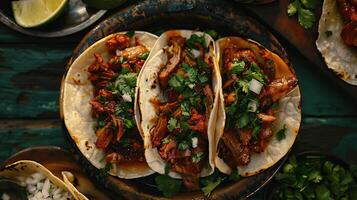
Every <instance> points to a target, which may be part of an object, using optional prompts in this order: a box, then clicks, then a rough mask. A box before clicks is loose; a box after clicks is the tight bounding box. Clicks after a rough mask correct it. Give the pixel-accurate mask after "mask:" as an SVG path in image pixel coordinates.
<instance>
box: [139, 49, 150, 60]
mask: <svg viewBox="0 0 357 200" xmlns="http://www.w3.org/2000/svg"><path fill="white" fill-rule="evenodd" d="M148 56H149V52H148V51H146V52H144V53H143V54H141V55H139V58H140V59H141V60H146V59H147V58H148Z"/></svg>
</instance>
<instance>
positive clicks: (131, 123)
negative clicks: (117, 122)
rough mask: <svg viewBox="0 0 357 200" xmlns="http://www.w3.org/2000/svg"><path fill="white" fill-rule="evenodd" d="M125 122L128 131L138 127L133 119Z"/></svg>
mask: <svg viewBox="0 0 357 200" xmlns="http://www.w3.org/2000/svg"><path fill="white" fill-rule="evenodd" d="M123 121H124V126H125V128H127V129H131V128H134V127H135V126H136V123H135V120H134V119H133V118H132V119H124V120H123Z"/></svg>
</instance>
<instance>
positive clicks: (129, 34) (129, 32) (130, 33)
mask: <svg viewBox="0 0 357 200" xmlns="http://www.w3.org/2000/svg"><path fill="white" fill-rule="evenodd" d="M134 34H135V31H128V32H126V33H125V35H127V36H128V37H133V36H134Z"/></svg>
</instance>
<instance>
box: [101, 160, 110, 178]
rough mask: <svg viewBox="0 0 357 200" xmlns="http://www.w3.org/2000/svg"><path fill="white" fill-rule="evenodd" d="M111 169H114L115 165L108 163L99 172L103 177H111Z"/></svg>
mask: <svg viewBox="0 0 357 200" xmlns="http://www.w3.org/2000/svg"><path fill="white" fill-rule="evenodd" d="M111 169H113V165H112V164H111V163H107V164H105V167H103V168H101V169H100V170H99V175H100V176H102V177H107V176H109V172H110V170H111Z"/></svg>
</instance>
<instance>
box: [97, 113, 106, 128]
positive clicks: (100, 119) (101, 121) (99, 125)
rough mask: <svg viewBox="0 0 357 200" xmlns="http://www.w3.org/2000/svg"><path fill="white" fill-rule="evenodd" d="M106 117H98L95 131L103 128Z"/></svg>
mask: <svg viewBox="0 0 357 200" xmlns="http://www.w3.org/2000/svg"><path fill="white" fill-rule="evenodd" d="M105 119H106V116H105V115H103V114H102V115H99V117H98V118H97V124H96V129H101V128H103V127H104V126H105V124H106V122H105Z"/></svg>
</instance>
